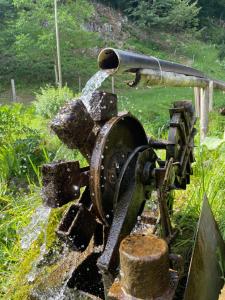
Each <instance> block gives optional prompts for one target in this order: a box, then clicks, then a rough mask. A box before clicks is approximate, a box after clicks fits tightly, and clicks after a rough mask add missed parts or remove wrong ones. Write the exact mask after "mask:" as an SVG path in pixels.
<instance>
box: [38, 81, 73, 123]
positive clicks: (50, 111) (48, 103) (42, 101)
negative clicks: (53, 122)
mask: <svg viewBox="0 0 225 300" xmlns="http://www.w3.org/2000/svg"><path fill="white" fill-rule="evenodd" d="M73 97H74V95H73V92H72V91H71V90H70V89H69V88H68V87H67V86H65V87H63V88H55V87H53V86H48V85H47V86H46V87H45V88H41V91H40V93H37V94H36V101H35V102H34V105H35V108H36V111H37V113H38V114H39V115H41V116H43V117H45V118H52V117H53V116H55V115H56V113H57V112H58V110H59V108H60V107H61V106H62V105H63V104H64V103H65V102H67V101H69V100H71V99H72V98H73Z"/></svg>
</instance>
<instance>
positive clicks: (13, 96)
mask: <svg viewBox="0 0 225 300" xmlns="http://www.w3.org/2000/svg"><path fill="white" fill-rule="evenodd" d="M11 86H12V101H13V102H16V86H15V81H14V79H11Z"/></svg>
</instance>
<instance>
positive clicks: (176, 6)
mask: <svg viewBox="0 0 225 300" xmlns="http://www.w3.org/2000/svg"><path fill="white" fill-rule="evenodd" d="M131 3H132V6H131V8H129V9H128V12H129V16H130V17H131V18H132V19H133V20H135V21H136V23H137V24H138V25H139V26H141V27H143V28H152V27H157V28H159V29H162V28H163V29H170V30H172V31H184V30H188V29H190V28H196V26H197V25H198V18H197V16H198V13H199V8H197V6H196V2H194V3H192V4H191V3H190V0H169V1H164V0H159V1H149V0H142V1H136V0H133V1H131Z"/></svg>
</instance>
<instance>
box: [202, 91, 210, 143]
mask: <svg viewBox="0 0 225 300" xmlns="http://www.w3.org/2000/svg"><path fill="white" fill-rule="evenodd" d="M200 107H201V112H200V140H201V142H203V140H204V139H205V137H206V135H207V132H208V122H209V116H208V115H209V86H207V87H206V88H205V89H201V104H200Z"/></svg>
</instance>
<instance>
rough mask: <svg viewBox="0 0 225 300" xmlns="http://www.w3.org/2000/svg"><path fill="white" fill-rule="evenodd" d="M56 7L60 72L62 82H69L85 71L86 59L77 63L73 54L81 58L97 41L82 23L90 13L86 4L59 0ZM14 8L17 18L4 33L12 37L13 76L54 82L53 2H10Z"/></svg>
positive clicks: (91, 8)
mask: <svg viewBox="0 0 225 300" xmlns="http://www.w3.org/2000/svg"><path fill="white" fill-rule="evenodd" d="M0 1H2V0H0ZM58 4H59V5H58V19H59V31H60V41H61V57H62V70H63V72H64V73H65V75H66V77H65V80H70V78H71V77H74V75H75V74H76V73H78V72H80V71H81V72H82V70H85V67H84V63H85V56H84V55H83V58H82V59H79V60H77V59H76V54H77V53H79V54H80V53H82V52H83V54H84V53H85V48H88V47H94V46H96V39H97V38H98V37H97V36H96V34H94V33H91V32H88V31H87V30H86V29H85V22H87V20H88V19H89V18H90V16H91V15H92V13H93V7H92V5H91V4H89V3H88V1H86V0H76V1H72V0H64V1H62V0H61V1H59V2H58ZM13 7H14V10H15V11H16V14H17V17H16V18H15V19H14V22H11V23H10V24H8V29H7V30H8V31H10V32H11V33H12V36H14V39H13V41H12V42H11V44H10V52H11V53H12V56H13V57H14V60H15V61H14V69H13V73H14V74H16V75H17V77H23V78H24V79H28V80H30V79H32V78H35V80H36V81H45V80H52V82H53V81H54V64H55V61H56V42H55V24H54V1H53V0H38V1H30V0H13ZM3 64H4V62H3ZM1 71H2V70H1ZM1 71H0V72H1ZM11 71H12V70H11Z"/></svg>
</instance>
